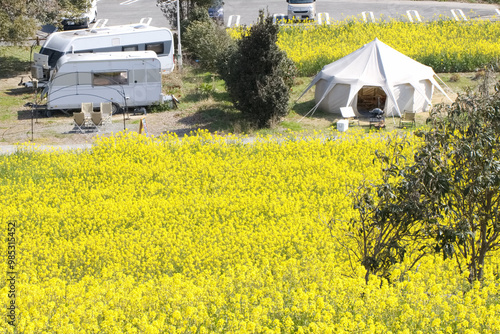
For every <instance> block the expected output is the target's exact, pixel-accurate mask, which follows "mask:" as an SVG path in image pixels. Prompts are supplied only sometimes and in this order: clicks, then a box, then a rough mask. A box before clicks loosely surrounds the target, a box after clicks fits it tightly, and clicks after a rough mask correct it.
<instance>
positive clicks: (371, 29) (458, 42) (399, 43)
mask: <svg viewBox="0 0 500 334" xmlns="http://www.w3.org/2000/svg"><path fill="white" fill-rule="evenodd" d="M245 31H246V30H243V29H242V28H233V29H231V30H230V34H231V36H233V38H239V36H241V35H242V34H244V33H245ZM375 38H378V39H379V40H381V41H382V42H384V43H386V44H388V45H389V46H391V47H392V48H394V49H396V50H398V51H400V52H402V53H403V54H405V55H407V56H408V57H411V58H413V59H415V60H416V61H418V62H421V63H423V64H425V65H428V66H431V67H432V68H433V69H434V71H436V72H469V71H474V70H476V69H478V68H482V67H483V66H485V65H487V64H490V63H497V62H498V60H499V54H500V22H498V21H488V20H475V21H453V20H444V19H439V20H434V21H428V22H421V23H411V22H407V21H398V20H391V21H382V22H377V23H365V22H363V21H359V20H349V21H338V22H334V23H332V24H330V25H327V24H322V25H316V24H305V25H291V26H282V27H281V28H280V32H279V36H278V46H279V47H280V48H281V49H282V50H284V51H285V52H286V53H287V55H288V56H289V57H290V58H291V59H292V60H293V61H294V63H295V64H296V66H297V69H298V70H299V73H300V74H301V75H304V76H310V75H315V74H316V73H317V72H318V71H320V70H321V68H322V67H323V66H325V65H327V64H329V63H331V62H333V61H335V60H337V59H340V58H342V57H344V56H346V55H347V54H349V53H351V52H353V51H355V50H356V49H358V48H360V47H362V46H363V45H364V44H366V43H369V42H371V41H372V40H374V39H375Z"/></svg>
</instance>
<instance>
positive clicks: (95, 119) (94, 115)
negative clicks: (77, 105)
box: [90, 111, 102, 131]
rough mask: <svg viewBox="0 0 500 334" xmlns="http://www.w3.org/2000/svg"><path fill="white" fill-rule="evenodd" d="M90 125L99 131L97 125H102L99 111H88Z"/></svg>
mask: <svg viewBox="0 0 500 334" xmlns="http://www.w3.org/2000/svg"><path fill="white" fill-rule="evenodd" d="M90 120H91V125H92V126H93V127H95V128H96V130H97V131H99V127H100V126H101V125H102V113H101V112H100V111H91V112H90Z"/></svg>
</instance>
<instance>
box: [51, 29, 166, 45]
mask: <svg viewBox="0 0 500 334" xmlns="http://www.w3.org/2000/svg"><path fill="white" fill-rule="evenodd" d="M154 32H159V34H165V32H167V33H168V34H169V36H170V38H172V32H171V31H170V30H169V29H168V28H160V27H152V26H149V25H146V24H140V23H139V24H132V25H120V26H109V27H107V26H104V27H100V28H90V29H80V30H69V31H60V32H54V33H52V34H50V35H49V37H48V38H47V41H46V42H45V43H44V44H43V46H42V47H43V48H50V49H53V50H58V51H68V50H67V49H68V48H70V47H71V45H74V42H75V41H77V40H88V39H92V40H95V39H93V37H98V36H102V37H104V36H107V37H114V36H116V37H120V39H121V40H122V42H121V44H122V45H123V44H124V40H125V39H127V38H129V39H130V42H129V43H130V44H134V43H137V42H138V40H137V35H142V34H143V33H148V35H150V34H154ZM135 33H137V34H135ZM139 41H141V40H140V39H139ZM72 42H73V43H72ZM93 43H94V42H93ZM126 43H127V42H126ZM106 46H108V45H106ZM91 47H93V48H96V47H99V45H95V44H94V45H92V46H89V48H91Z"/></svg>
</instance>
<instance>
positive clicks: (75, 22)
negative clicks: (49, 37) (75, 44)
mask: <svg viewBox="0 0 500 334" xmlns="http://www.w3.org/2000/svg"><path fill="white" fill-rule="evenodd" d="M96 19H97V0H87V6H86V8H85V11H84V12H83V13H82V14H81V15H79V16H74V15H71V14H68V15H66V17H63V20H62V25H63V29H64V30H73V29H84V28H88V27H89V26H90V24H91V23H94V22H95V21H96Z"/></svg>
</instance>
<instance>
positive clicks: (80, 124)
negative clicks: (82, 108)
mask: <svg viewBox="0 0 500 334" xmlns="http://www.w3.org/2000/svg"><path fill="white" fill-rule="evenodd" d="M73 124H74V125H75V127H76V128H77V129H78V130H80V132H81V133H85V131H83V129H84V128H85V127H86V125H87V120H86V119H85V113H83V112H75V113H73Z"/></svg>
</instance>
